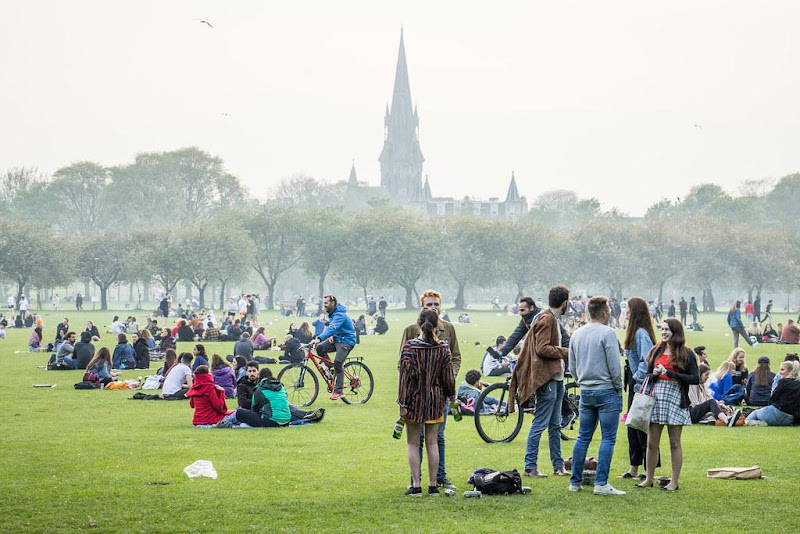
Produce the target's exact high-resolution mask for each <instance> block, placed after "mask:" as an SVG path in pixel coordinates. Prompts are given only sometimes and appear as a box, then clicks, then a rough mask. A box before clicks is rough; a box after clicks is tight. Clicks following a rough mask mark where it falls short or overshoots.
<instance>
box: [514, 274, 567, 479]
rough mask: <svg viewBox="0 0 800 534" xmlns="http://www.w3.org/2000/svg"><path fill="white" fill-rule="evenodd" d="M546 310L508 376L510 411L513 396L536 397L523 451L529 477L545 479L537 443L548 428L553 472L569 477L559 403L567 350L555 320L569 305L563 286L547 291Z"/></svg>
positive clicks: (521, 397)
mask: <svg viewBox="0 0 800 534" xmlns="http://www.w3.org/2000/svg"><path fill="white" fill-rule="evenodd" d="M548 305H549V309H547V310H545V311H543V312H542V313H540V314H539V316H538V317H537V318H536V320H535V321H534V322H533V324H532V325H531V329H530V331H529V332H528V337H527V338H526V339H525V343H524V345H523V346H522V352H521V353H520V355H519V359H518V360H517V366H516V367H515V368H514V373H513V374H512V375H511V384H510V387H509V399H512V402H510V403H509V411H513V410H514V406H513V405H514V402H513V399H515V398H516V397H515V395H516V396H518V397H519V399H520V401H521V402H522V403H525V402H527V401H528V400H530V399H531V398H533V397H534V396H535V397H536V412H535V414H534V418H533V422H532V423H531V429H530V432H528V444H527V447H526V448H525V471H524V474H525V475H526V476H530V477H538V478H544V477H546V476H547V475H545V474H543V473H541V472H539V469H538V463H537V462H538V457H539V440H540V438H541V437H542V434H543V433H544V431H545V429H547V434H548V442H549V444H550V461H551V462H552V464H553V473H554V474H555V475H557V476H568V475H569V473H568V472H567V471H566V470H565V469H564V459H563V458H562V457H561V402H562V401H563V399H564V369H565V368H566V362H567V357H568V355H569V350H568V349H567V348H565V347H562V346H561V329H560V328H559V325H558V320H559V319H558V318H559V317H561V316H562V315H563V314H564V312H565V311H566V310H567V306H568V305H569V289H567V288H566V287H565V286H563V285H559V286H555V287H553V288H552V289H550V295H549V296H548Z"/></svg>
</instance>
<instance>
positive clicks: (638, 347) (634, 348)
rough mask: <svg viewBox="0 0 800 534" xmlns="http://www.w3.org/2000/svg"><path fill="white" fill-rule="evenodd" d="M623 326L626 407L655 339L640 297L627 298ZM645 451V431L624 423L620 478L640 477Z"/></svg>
mask: <svg viewBox="0 0 800 534" xmlns="http://www.w3.org/2000/svg"><path fill="white" fill-rule="evenodd" d="M626 319H627V323H628V325H627V327H626V329H625V342H624V343H623V347H624V348H625V351H626V354H627V367H626V369H625V371H626V372H625V376H626V378H627V383H628V410H630V409H631V403H632V402H633V395H634V394H635V393H636V392H637V391H639V390H640V389H641V388H642V382H644V377H645V375H646V374H647V361H646V359H647V355H648V354H649V353H650V349H652V348H653V345H655V343H656V334H655V332H654V331H653V320H652V319H651V318H650V310H649V309H648V307H647V302H646V301H645V300H644V299H643V298H640V297H632V298H630V299H628V310H627V312H626ZM646 454H647V433H645V432H642V431H641V430H636V429H635V428H631V427H628V456H629V458H630V467H629V468H628V470H627V471H626V472H625V473H623V474H622V475H621V476H620V478H636V477H639V478H642V477H641V476H640V475H639V466H640V465H642V464H644V463H645V456H646Z"/></svg>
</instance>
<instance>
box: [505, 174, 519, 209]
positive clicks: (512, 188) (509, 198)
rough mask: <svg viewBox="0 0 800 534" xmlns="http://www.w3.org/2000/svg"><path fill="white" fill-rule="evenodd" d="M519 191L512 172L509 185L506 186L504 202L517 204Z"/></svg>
mask: <svg viewBox="0 0 800 534" xmlns="http://www.w3.org/2000/svg"><path fill="white" fill-rule="evenodd" d="M518 201H519V191H518V190H517V180H516V178H514V171H511V183H510V184H508V194H506V202H518Z"/></svg>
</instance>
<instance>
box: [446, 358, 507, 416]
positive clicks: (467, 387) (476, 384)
mask: <svg viewBox="0 0 800 534" xmlns="http://www.w3.org/2000/svg"><path fill="white" fill-rule="evenodd" d="M488 385H489V384H487V383H486V382H483V381H481V372H480V371H478V370H477V369H470V370H469V371H467V374H466V376H465V377H464V381H463V382H461V384H459V386H458V392H457V393H456V396H457V397H458V400H459V401H461V402H462V403H463V404H464V405H465V406H466V407H467V409H471V410H472V411H473V412H474V411H475V404H476V403H477V402H478V397H479V396H480V394H481V390H482V389H483V388H484V387H486V386H488ZM499 407H500V401H498V400H497V399H495V398H494V397H490V396H488V395H487V396H486V397H484V399H483V406H482V409H481V414H484V413H493V412H496V411H497V409H498V408H499Z"/></svg>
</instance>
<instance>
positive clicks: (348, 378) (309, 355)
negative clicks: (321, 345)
mask: <svg viewBox="0 0 800 534" xmlns="http://www.w3.org/2000/svg"><path fill="white" fill-rule="evenodd" d="M309 360H311V363H313V364H314V367H316V368H317V373H319V376H321V377H322V380H323V381H324V382H325V384H326V385H327V386H328V391H333V387H334V385H335V384H334V381H335V380H336V374H335V372H333V362H332V361H331V360H329V359H328V358H325V357H323V356H320V355H319V354H315V353H314V352H313V351H312V350H311V347H308V349H307V350H306V355H305V358H303V364H302V369H301V371H300V381H301V382H302V380H303V375H305V372H306V369H307V368H308V361H309ZM363 360H364V358H363V357H361V356H354V357H352V358H350V357H348V358H346V359H345V361H344V362H342V365H344V363H345V362H348V361H358V362H360V361H363ZM322 363H324V364H325V365H326V366H327V367H328V368H330V369H331V374H332V375H333V378H331V379H328V373H326V372H324V371H323V370H322V366H321V365H320V364H322ZM342 372H343V373H344V381H345V383H346V384H353V381H356V383H359V380H358V379H357V378H356V377H355V376H353V375H352V374H350V373H349V372H348V371H347V370H346V369H344V370H343V371H342Z"/></svg>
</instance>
